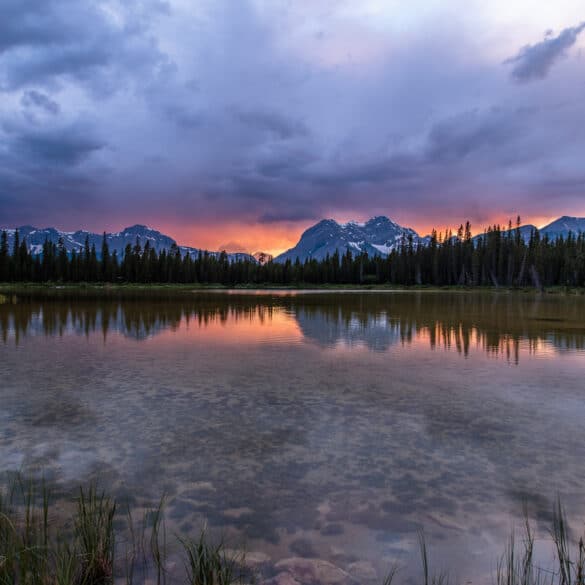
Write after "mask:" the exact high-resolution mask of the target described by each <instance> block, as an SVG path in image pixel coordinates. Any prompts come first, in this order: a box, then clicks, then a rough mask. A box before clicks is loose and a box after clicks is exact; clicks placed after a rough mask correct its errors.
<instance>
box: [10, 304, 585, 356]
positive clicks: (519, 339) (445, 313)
mask: <svg viewBox="0 0 585 585" xmlns="http://www.w3.org/2000/svg"><path fill="white" fill-rule="evenodd" d="M6 299H7V301H8V302H6V303H4V304H3V306H1V307H0V336H1V339H2V341H3V342H4V343H8V342H9V340H10V339H13V340H14V341H15V342H16V343H17V344H18V343H19V341H20V340H21V338H22V337H25V336H32V335H40V334H42V335H45V336H54V335H58V336H63V335H68V334H71V333H73V334H76V335H86V336H87V335H89V334H92V333H96V332H100V333H101V334H102V336H103V338H104V341H106V340H107V337H108V334H109V333H112V332H114V333H116V334H122V335H124V336H125V337H128V338H131V339H134V340H136V341H143V340H146V339H150V338H152V337H154V336H157V335H159V334H161V333H164V332H166V331H171V332H177V331H180V330H183V331H186V330H190V331H191V332H192V333H193V332H195V331H197V330H205V329H208V328H212V327H213V326H215V325H222V326H224V327H229V328H233V329H234V331H238V328H239V329H240V330H239V331H238V333H239V334H245V331H244V330H245V329H246V328H248V329H250V326H252V327H253V328H254V329H256V331H257V336H256V337H257V338H258V339H261V338H262V336H263V332H267V331H268V325H275V324H276V323H277V322H278V323H279V324H280V326H281V329H282V331H281V333H282V338H283V340H288V341H291V339H292V338H293V337H295V334H296V333H298V331H300V332H301V334H302V336H303V337H304V339H305V340H306V341H311V342H314V343H316V344H318V345H320V346H322V347H324V348H334V347H337V346H340V345H342V346H343V345H345V346H347V347H349V348H355V347H360V346H363V347H366V348H367V349H369V350H372V351H386V350H388V349H389V348H390V347H391V346H393V345H395V344H397V343H399V344H413V343H425V344H428V347H430V348H432V349H435V348H443V349H445V350H453V351H456V352H457V353H459V354H461V355H464V356H468V355H469V353H470V351H471V350H472V349H478V348H479V349H481V350H483V351H484V352H486V353H487V354H490V355H492V356H500V357H504V358H506V359H507V360H509V361H512V362H514V363H517V362H518V361H519V359H520V355H521V348H522V349H524V350H526V352H527V353H528V354H541V355H546V354H547V352H550V351H551V349H555V350H557V351H575V350H579V351H581V350H583V349H585V311H584V309H585V302H584V300H583V299H581V298H577V297H573V298H571V297H569V298H567V297H561V296H556V297H555V296H551V297H542V296H528V295H525V296H523V295H509V294H502V295H491V294H461V293H424V292H423V293H418V294H417V293H412V294H405V293H395V294H388V293H386V294H359V293H350V294H339V295H331V294H315V295H311V294H303V295H294V294H288V295H283V294H274V293H265V294H262V295H250V294H241V295H238V294H234V293H232V294H230V295H224V294H209V293H187V294H181V295H176V296H173V297H167V296H152V295H140V296H135V297H134V298H130V299H128V298H125V299H124V300H122V299H118V298H115V297H114V298H110V297H108V296H98V297H97V298H92V299H83V298H82V299H79V298H75V300H74V301H73V302H71V299H70V298H69V297H68V296H67V295H66V294H62V295H57V296H53V297H51V298H47V297H46V296H42V295H41V296H39V295H38V294H37V295H35V294H29V295H23V294H19V295H17V296H15V295H11V296H6ZM287 326H288V329H289V330H288V331H287V330H286V329H287ZM289 338H290V339H289Z"/></svg>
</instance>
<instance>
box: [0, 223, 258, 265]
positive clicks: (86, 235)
mask: <svg viewBox="0 0 585 585" xmlns="http://www.w3.org/2000/svg"><path fill="white" fill-rule="evenodd" d="M0 231H2V228H0ZM15 231H16V230H14V229H7V230H6V232H7V233H8V245H9V247H10V249H12V246H13V244H14V234H15ZM18 233H19V236H20V240H21V241H22V239H23V238H26V242H27V244H28V247H29V250H30V252H31V253H32V254H35V255H36V254H41V253H42V251H43V244H44V243H45V241H46V240H48V241H49V242H53V243H54V244H58V243H59V240H60V239H62V240H63V244H64V246H65V249H66V250H67V251H68V252H73V251H75V252H77V253H79V252H81V251H82V250H83V248H84V247H85V241H86V240H87V241H88V242H89V245H90V246H95V248H96V251H97V253H98V255H99V254H100V251H101V246H102V242H103V238H104V234H95V233H92V232H87V231H85V230H78V231H76V232H63V231H59V230H57V229H55V228H52V227H49V228H44V229H39V228H36V227H33V226H30V225H24V226H21V227H19V228H18ZM105 235H106V241H107V242H108V247H109V249H110V252H111V253H114V252H116V253H117V254H118V256H119V257H122V256H123V254H124V250H125V248H126V246H127V245H128V244H130V245H131V246H134V245H135V244H136V241H137V240H138V241H139V242H140V245H141V246H144V245H145V244H146V242H149V244H150V247H151V248H154V249H155V250H156V251H157V252H160V251H161V250H167V251H168V250H170V249H171V247H172V246H174V245H175V246H177V245H178V244H177V242H176V241H175V240H174V239H173V238H171V237H170V236H167V235H165V234H162V233H161V232H159V231H157V230H155V229H153V228H151V227H148V226H145V225H140V224H137V225H133V226H130V227H127V228H125V229H123V230H122V231H120V232H115V233H106V234H105ZM178 248H179V250H180V251H181V254H183V255H186V254H189V255H191V256H193V257H196V256H198V255H199V253H200V252H204V250H202V249H200V248H192V247H190V246H178ZM209 253H210V254H212V255H219V252H209ZM228 258H229V260H230V261H231V262H233V261H236V260H252V261H255V259H254V257H253V256H251V255H250V254H243V253H240V252H238V253H233V254H228Z"/></svg>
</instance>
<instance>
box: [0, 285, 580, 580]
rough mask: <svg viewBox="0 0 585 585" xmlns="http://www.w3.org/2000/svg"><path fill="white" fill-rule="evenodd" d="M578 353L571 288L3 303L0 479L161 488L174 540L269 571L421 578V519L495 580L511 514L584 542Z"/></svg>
mask: <svg viewBox="0 0 585 585" xmlns="http://www.w3.org/2000/svg"><path fill="white" fill-rule="evenodd" d="M584 350H585V301H584V299H582V298H577V297H572V298H571V297H562V296H538V297H537V296H531V295H527V296H521V295H510V294H471V293H431V292H421V293H407V292H396V293H387V292H384V293H343V294H331V293H327V294H324V293H321V294H317V293H303V294H291V293H261V294H244V293H200V292H189V293H182V294H176V295H174V296H166V295H160V294H159V295H158V296H152V295H137V296H135V297H133V298H118V297H116V296H114V295H112V296H110V297H97V298H91V297H89V296H86V297H79V296H77V298H71V297H67V295H65V294H63V295H56V294H53V295H51V296H35V295H31V294H26V295H23V294H17V295H13V294H5V295H4V296H3V297H0V380H1V383H0V466H1V468H2V469H3V470H5V471H6V470H8V471H11V470H22V471H24V472H26V473H31V474H32V473H41V472H42V473H43V474H44V475H45V476H46V477H49V479H50V480H51V481H54V482H55V483H56V484H57V485H59V486H60V489H61V493H63V494H64V495H65V494H67V493H69V491H72V490H73V489H74V488H75V487H76V486H78V485H79V484H80V483H86V482H88V481H90V480H91V479H92V478H95V477H99V481H100V482H101V483H102V484H103V485H104V486H106V487H107V488H108V489H110V490H112V491H113V492H114V493H116V494H118V495H119V496H120V497H122V498H126V499H131V500H132V501H133V502H135V503H136V504H137V505H140V504H141V503H145V502H153V501H155V500H156V499H157V498H158V497H159V496H160V495H161V494H162V493H163V492H164V493H166V494H167V496H168V506H167V517H168V521H169V523H170V524H171V525H172V529H173V530H176V531H179V532H182V533H185V534H192V535H195V534H196V533H197V531H198V530H199V528H200V527H201V526H202V525H203V524H204V523H207V525H208V526H210V527H211V528H212V529H215V530H217V531H218V532H221V533H222V534H223V535H224V536H225V538H226V539H227V540H228V541H229V542H230V543H234V546H245V548H246V549H247V550H249V551H259V552H263V553H266V554H267V555H269V557H270V559H271V561H272V562H277V561H278V560H280V559H283V558H287V557H292V556H312V557H318V558H323V559H327V560H329V561H331V562H333V563H334V564H336V565H338V566H339V567H341V568H344V569H347V568H350V569H352V567H354V568H355V567H356V565H352V563H355V562H356V561H358V562H359V561H366V562H368V563H371V565H372V567H373V568H374V569H375V570H376V571H377V572H378V574H379V576H382V574H383V573H384V572H385V571H386V570H387V569H388V567H389V566H390V565H391V564H392V563H393V562H395V561H398V562H399V564H400V565H401V566H402V567H403V568H404V569H403V570H404V571H405V573H406V574H408V573H409V572H410V571H413V572H414V574H416V570H417V567H418V564H419V562H418V552H417V532H418V531H419V530H420V529H422V528H424V531H425V534H426V537H427V540H428V542H429V546H430V549H431V556H432V559H433V560H435V562H436V563H437V565H438V567H437V568H450V569H451V570H452V573H453V574H454V575H455V576H456V577H458V578H459V579H460V580H461V581H462V582H464V581H467V580H473V581H474V582H491V577H490V575H491V572H492V571H493V569H494V568H495V566H496V563H497V560H498V558H499V556H500V554H501V552H502V551H503V548H504V545H505V539H506V536H507V535H508V534H509V531H510V529H511V527H512V526H514V525H515V524H517V523H518V521H519V520H520V519H521V516H522V507H523V504H524V503H525V502H526V503H527V504H528V509H529V512H530V514H531V516H532V517H533V518H535V521H536V524H537V528H538V529H539V530H540V534H541V535H542V537H543V538H544V537H545V536H546V530H547V528H548V522H549V520H550V515H551V514H550V512H551V510H552V505H553V502H554V500H555V498H556V496H557V494H559V495H560V496H561V497H562V499H563V502H564V503H565V505H566V507H567V509H568V510H569V511H570V513H571V517H572V521H573V528H574V529H575V530H577V531H582V530H583V519H584V518H585V490H584V486H585V463H584V462H585V441H584V438H585V437H584V433H583V429H584V425H583V422H584V420H585V401H584V398H585V351H584ZM541 554H542V559H541V560H542V562H543V563H546V561H547V560H548V558H549V556H550V555H549V553H541ZM547 555H548V556H547ZM362 569H363V566H362ZM356 571H357V569H356ZM362 573H363V570H362ZM370 574H371V575H372V577H373V573H372V572H371V571H370Z"/></svg>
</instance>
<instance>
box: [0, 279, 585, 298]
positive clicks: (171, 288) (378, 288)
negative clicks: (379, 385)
mask: <svg viewBox="0 0 585 585" xmlns="http://www.w3.org/2000/svg"><path fill="white" fill-rule="evenodd" d="M29 291H31V292H32V291H47V292H76V291H80V292H82V291H83V292H107V293H110V292H181V293H186V292H211V293H223V294H226V293H228V294H229V293H251V292H266V293H270V292H301V293H304V294H322V293H384V292H386V293H412V292H417V293H422V292H426V293H472V294H478V293H491V294H522V295H530V294H532V295H563V296H584V295H585V287H564V286H554V287H545V288H544V289H542V290H539V289H535V288H533V287H530V288H528V287H493V286H475V287H471V286H431V285H428V286H427V285H411V286H405V285H391V284H365V285H355V284H348V285H338V284H337V285H329V284H322V285H303V284H299V285H295V286H286V285H278V284H270V283H266V284H259V285H252V284H250V285H236V286H227V285H221V284H198V283H193V284H163V283H152V284H138V283H124V284H112V283H54V282H46V283H38V282H19V283H0V293H2V292H4V293H17V292H29Z"/></svg>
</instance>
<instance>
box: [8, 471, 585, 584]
mask: <svg viewBox="0 0 585 585" xmlns="http://www.w3.org/2000/svg"><path fill="white" fill-rule="evenodd" d="M121 518H124V522H123V523H120V519H121ZM550 536H551V538H550V546H551V547H552V552H553V556H554V559H555V561H554V565H553V566H551V567H544V568H543V567H539V566H537V565H536V563H535V559H534V540H535V538H534V534H533V532H532V529H531V527H530V523H529V521H528V519H527V520H526V524H525V527H524V533H523V534H522V537H521V538H520V539H519V541H520V544H518V541H516V540H515V539H514V536H513V535H512V536H511V537H510V540H509V542H508V545H507V547H506V549H505V551H503V554H502V557H501V560H500V562H499V564H498V567H497V571H496V573H495V575H494V576H493V580H494V583H496V585H585V546H584V544H583V539H582V538H581V539H580V540H579V541H575V540H571V539H570V533H569V529H568V526H567V520H566V516H565V514H564V511H563V509H562V507H561V505H560V503H558V504H557V505H556V507H555V510H554V514H553V522H552V526H551V530H550ZM173 539H174V540H175V543H174V544H175V545H176V547H175V548H178V550H179V551H180V555H181V557H182V560H183V571H182V575H181V576H179V575H177V574H176V572H173V574H169V573H168V570H167V559H168V550H169V541H168V538H167V532H166V529H165V522H164V505H163V502H162V501H161V502H160V504H159V505H158V506H156V507H155V508H153V509H150V510H146V511H143V512H142V515H141V518H140V520H139V521H138V522H137V521H136V514H134V513H133V512H132V510H120V508H119V506H118V505H117V503H116V502H115V501H114V499H112V498H111V497H109V496H107V495H106V494H104V493H102V492H99V491H98V490H97V489H96V488H95V486H94V487H90V488H89V489H88V490H83V489H80V491H79V494H78V497H77V498H76V500H75V501H74V502H72V503H71V507H70V508H68V509H67V511H64V510H63V509H61V508H60V509H56V506H55V504H54V503H53V502H52V501H51V498H50V494H49V491H48V489H47V488H46V486H44V485H43V484H40V485H39V484H38V483H34V482H30V481H29V482H26V481H24V480H22V479H21V478H17V479H16V480H14V481H13V482H12V483H11V484H10V485H9V486H8V488H7V489H6V490H5V491H4V492H2V493H0V584H1V585H113V584H114V583H125V584H126V585H131V584H135V583H136V584H137V583H146V582H148V583H157V584H158V585H161V584H163V583H169V584H170V585H172V584H175V583H184V584H186V585H231V584H234V583H253V582H255V581H258V580H259V579H258V578H257V577H256V576H255V575H254V573H253V572H251V571H249V570H247V569H246V559H245V556H244V555H242V556H237V555H235V553H228V551H227V549H226V548H225V547H224V546H223V545H222V544H221V543H219V544H218V543H214V542H213V541H212V540H211V539H209V538H208V536H207V534H206V532H205V531H202V532H201V533H200V535H199V537H198V538H197V539H196V540H190V539H187V538H183V537H180V536H174V537H173ZM171 545H172V543H171ZM419 550H420V559H421V567H420V583H421V584H422V585H446V584H447V583H449V582H450V579H449V575H448V574H447V573H440V574H434V573H433V571H432V567H430V566H429V555H428V552H427V544H426V542H425V539H424V535H423V533H420V534H419ZM281 577H282V574H281ZM348 577H350V576H349V575H348ZM299 578H300V580H301V583H304V582H305V581H303V579H302V578H301V577H299ZM293 579H294V576H293V575H291V576H290V580H288V581H287V580H286V579H284V580H282V581H283V582H284V583H287V582H288V583H297V581H294V580H293ZM400 581H401V580H400V568H399V567H398V566H395V567H390V568H389V570H388V574H387V577H386V579H384V581H383V585H391V584H392V583H397V582H400ZM349 582H353V581H352V580H351V579H349V580H348V583H349ZM266 583H270V584H272V585H273V584H274V583H280V581H279V580H278V577H276V578H272V579H268V580H267V581H266ZM312 585H317V584H312ZM328 585H331V584H328Z"/></svg>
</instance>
